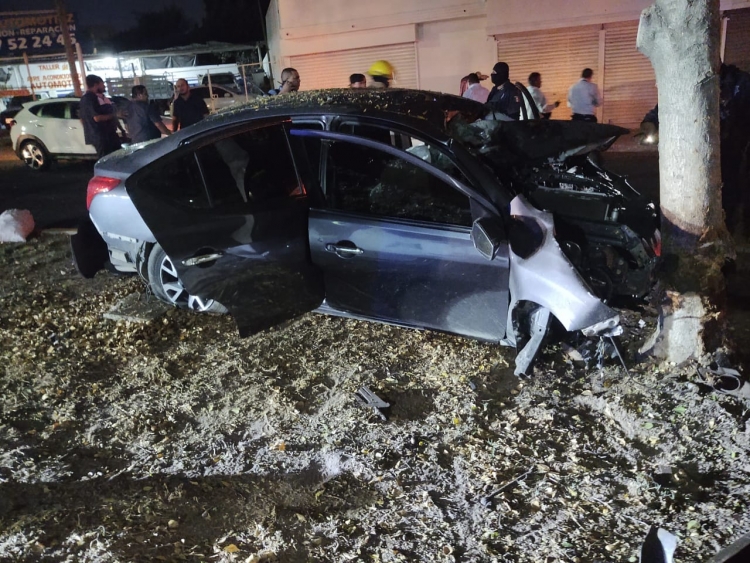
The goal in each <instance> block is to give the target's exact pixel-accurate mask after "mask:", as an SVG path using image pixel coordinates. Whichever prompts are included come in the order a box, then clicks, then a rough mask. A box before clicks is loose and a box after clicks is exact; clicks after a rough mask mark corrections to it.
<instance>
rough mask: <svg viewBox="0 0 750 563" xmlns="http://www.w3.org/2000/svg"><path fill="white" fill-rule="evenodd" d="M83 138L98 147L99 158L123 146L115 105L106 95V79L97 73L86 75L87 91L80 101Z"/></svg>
mask: <svg viewBox="0 0 750 563" xmlns="http://www.w3.org/2000/svg"><path fill="white" fill-rule="evenodd" d="M79 108H80V116H81V123H82V124H83V138H84V140H85V141H86V144H87V145H93V146H94V148H96V156H98V157H99V158H101V157H103V156H105V155H107V154H109V153H111V152H115V151H116V150H118V149H120V148H122V145H121V144H120V137H119V136H118V135H117V125H118V121H117V115H116V113H115V105H114V104H113V103H112V100H110V99H109V98H108V97H107V96H105V95H104V80H102V79H101V77H100V76H97V75H95V74H89V75H88V76H87V77H86V93H85V94H84V95H83V97H81V103H80V106H79Z"/></svg>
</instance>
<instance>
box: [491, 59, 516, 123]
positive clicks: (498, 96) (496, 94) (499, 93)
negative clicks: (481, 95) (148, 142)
mask: <svg viewBox="0 0 750 563" xmlns="http://www.w3.org/2000/svg"><path fill="white" fill-rule="evenodd" d="M509 76H510V67H508V63H504V62H499V63H496V64H495V66H494V67H492V74H491V75H490V78H491V79H492V84H494V86H493V87H492V90H490V95H489V96H488V97H487V106H488V107H489V108H490V110H492V114H493V115H494V116H495V117H497V114H502V115H505V116H506V117H509V118H511V119H519V118H520V117H521V91H520V90H519V89H518V88H516V87H515V86H514V85H513V84H512V83H511V81H510V79H509V78H508V77H509Z"/></svg>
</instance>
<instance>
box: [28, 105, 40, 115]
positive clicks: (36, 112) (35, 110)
mask: <svg viewBox="0 0 750 563" xmlns="http://www.w3.org/2000/svg"><path fill="white" fill-rule="evenodd" d="M42 107H43V104H39V105H36V106H33V107H30V108H28V110H29V113H33V114H34V115H37V116H38V115H41V113H42Z"/></svg>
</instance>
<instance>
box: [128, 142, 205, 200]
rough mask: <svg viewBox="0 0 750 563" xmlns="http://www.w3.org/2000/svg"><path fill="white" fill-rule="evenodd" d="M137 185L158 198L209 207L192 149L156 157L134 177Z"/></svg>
mask: <svg viewBox="0 0 750 563" xmlns="http://www.w3.org/2000/svg"><path fill="white" fill-rule="evenodd" d="M138 186H139V187H143V188H145V189H146V190H148V191H149V192H151V193H152V194H154V195H155V196H156V197H158V198H160V199H164V200H167V201H169V202H174V203H177V204H178V205H182V206H184V207H192V208H207V207H209V200H208V195H207V194H206V189H205V186H204V184H203V179H202V177H201V172H200V169H199V168H198V163H197V162H196V160H195V155H194V154H193V153H190V154H187V155H183V156H180V157H177V158H174V157H166V158H162V159H160V160H157V161H156V162H155V163H153V164H152V165H151V166H150V167H149V168H148V170H147V172H146V174H145V175H144V176H142V177H141V178H140V179H139V180H138Z"/></svg>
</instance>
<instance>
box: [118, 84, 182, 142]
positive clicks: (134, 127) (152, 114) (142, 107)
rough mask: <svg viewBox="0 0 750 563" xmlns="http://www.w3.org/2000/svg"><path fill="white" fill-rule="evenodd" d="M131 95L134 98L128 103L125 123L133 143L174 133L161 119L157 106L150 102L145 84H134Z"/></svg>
mask: <svg viewBox="0 0 750 563" xmlns="http://www.w3.org/2000/svg"><path fill="white" fill-rule="evenodd" d="M130 97H131V98H133V99H132V100H131V102H130V103H129V104H128V112H127V116H126V118H125V123H126V124H127V126H128V135H129V136H130V140H131V141H132V142H133V143H143V142H144V141H150V140H152V139H158V138H159V137H161V136H162V135H170V134H171V133H172V132H171V131H170V130H169V129H167V126H166V125H164V122H163V121H162V120H161V117H160V116H159V111H158V110H157V109H156V106H155V105H151V104H149V103H148V90H147V89H146V87H145V86H142V85H137V86H133V89H132V90H131V94H130Z"/></svg>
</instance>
